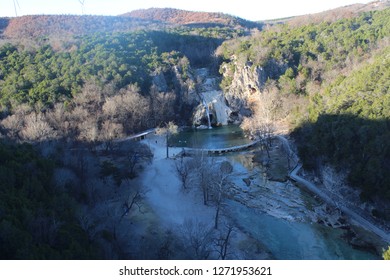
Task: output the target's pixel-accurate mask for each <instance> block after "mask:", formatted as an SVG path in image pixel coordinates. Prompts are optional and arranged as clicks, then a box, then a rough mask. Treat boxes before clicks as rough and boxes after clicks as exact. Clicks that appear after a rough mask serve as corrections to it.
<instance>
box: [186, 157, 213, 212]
mask: <svg viewBox="0 0 390 280" xmlns="http://www.w3.org/2000/svg"><path fill="white" fill-rule="evenodd" d="M189 167H190V169H191V176H190V181H191V182H193V183H194V184H196V185H197V186H199V187H200V189H201V190H202V193H203V204H204V205H207V204H208V202H209V196H210V178H212V176H213V174H212V172H213V171H212V168H211V167H212V164H211V163H210V161H209V158H207V157H205V156H204V153H203V152H202V151H200V152H199V153H197V154H196V155H195V156H194V157H193V158H192V159H191V160H190V161H189Z"/></svg>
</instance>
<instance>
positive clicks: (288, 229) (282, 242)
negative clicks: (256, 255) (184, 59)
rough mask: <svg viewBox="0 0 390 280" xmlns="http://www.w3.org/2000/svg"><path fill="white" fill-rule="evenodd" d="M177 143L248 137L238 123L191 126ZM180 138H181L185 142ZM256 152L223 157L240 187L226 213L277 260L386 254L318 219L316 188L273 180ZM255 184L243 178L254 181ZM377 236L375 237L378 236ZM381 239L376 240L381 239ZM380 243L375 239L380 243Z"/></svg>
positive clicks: (228, 142) (212, 144)
mask: <svg viewBox="0 0 390 280" xmlns="http://www.w3.org/2000/svg"><path fill="white" fill-rule="evenodd" d="M174 141H175V143H177V144H180V145H181V146H187V147H188V146H189V147H197V148H202V147H203V148H208V149H210V148H219V147H221V145H222V146H223V147H227V146H234V145H241V144H244V143H245V141H248V140H246V139H245V138H243V135H242V131H240V129H239V127H237V126H231V127H230V126H227V127H223V128H218V129H214V130H204V131H186V132H183V133H181V134H179V135H177V136H176V137H175V139H174ZM179 141H180V142H179ZM252 158H253V151H252V152H241V153H236V154H229V155H225V156H223V158H221V160H222V159H228V160H229V161H230V162H232V163H233V166H234V170H235V175H234V183H235V185H236V186H237V194H236V196H235V199H231V200H228V201H227V203H226V206H225V210H224V212H225V215H226V216H227V217H228V218H229V219H230V220H231V221H232V222H233V223H234V225H235V226H236V227H237V228H239V229H240V230H242V231H244V232H246V233H247V234H249V235H250V236H251V237H252V238H254V239H255V240H257V241H258V242H260V243H261V244H263V246H264V247H266V248H267V250H268V251H269V252H270V253H271V254H272V256H273V257H274V258H276V259H294V260H301V259H332V260H339V259H347V260H358V259H363V260H370V259H379V258H380V256H378V255H377V254H375V253H373V252H368V251H364V250H360V249H356V248H354V247H353V246H352V245H350V244H349V242H348V241H347V239H346V238H344V237H343V236H345V235H346V234H347V233H348V232H347V230H345V229H341V228H333V227H330V226H326V225H322V224H319V223H317V222H315V221H316V218H313V217H316V215H317V213H316V212H315V211H314V209H315V208H318V207H322V206H323V203H322V202H319V201H318V200H315V199H314V198H313V195H312V194H311V193H308V192H306V191H304V190H301V189H300V188H299V187H297V186H295V185H294V184H292V183H291V182H282V183H281V182H272V181H268V180H267V179H266V178H265V177H264V176H263V175H264V172H263V167H262V166H261V165H260V164H258V163H254V162H253V161H252ZM248 178H250V182H251V183H250V185H249V186H248V185H247V184H245V183H244V180H243V179H246V180H249V179H248ZM372 238H375V236H374V235H373V236H372ZM375 241H376V240H375ZM374 243H375V242H374Z"/></svg>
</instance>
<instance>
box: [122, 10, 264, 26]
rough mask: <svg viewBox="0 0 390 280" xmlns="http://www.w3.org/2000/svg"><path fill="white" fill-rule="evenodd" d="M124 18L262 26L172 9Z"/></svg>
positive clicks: (144, 12)
mask: <svg viewBox="0 0 390 280" xmlns="http://www.w3.org/2000/svg"><path fill="white" fill-rule="evenodd" d="M123 16H130V17H132V18H139V19H144V20H150V21H159V22H165V23H172V24H178V25H207V26H231V27H241V28H256V27H257V28H259V27H261V25H260V24H258V23H255V22H252V21H248V20H244V19H242V18H238V17H234V16H231V15H227V14H223V13H208V12H192V11H185V10H179V9H171V8H164V9H161V8H150V9H144V10H135V11H132V12H130V13H126V14H124V15H123Z"/></svg>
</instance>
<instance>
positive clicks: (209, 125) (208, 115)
mask: <svg viewBox="0 0 390 280" xmlns="http://www.w3.org/2000/svg"><path fill="white" fill-rule="evenodd" d="M201 96H202V101H203V105H204V107H205V109H206V115H207V124H208V128H209V129H212V127H211V120H210V111H209V106H208V105H207V103H206V100H204V96H203V95H201Z"/></svg>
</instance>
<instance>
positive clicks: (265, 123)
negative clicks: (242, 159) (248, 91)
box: [241, 85, 280, 158]
mask: <svg viewBox="0 0 390 280" xmlns="http://www.w3.org/2000/svg"><path fill="white" fill-rule="evenodd" d="M249 105H250V107H251V110H252V112H253V115H252V117H250V118H245V119H244V121H243V122H242V125H241V127H242V128H243V129H244V130H245V131H248V132H249V134H250V135H251V136H252V137H253V138H255V139H259V140H260V142H261V144H262V146H263V148H264V149H265V150H266V151H267V155H268V158H269V157H270V154H269V148H270V146H271V140H272V136H273V133H274V131H275V127H274V123H275V121H276V111H277V109H278V108H279V107H280V98H279V97H278V96H277V94H276V88H275V87H274V86H272V85H268V86H266V88H265V89H264V91H263V92H262V93H261V94H259V95H256V96H252V97H251V100H250V102H249Z"/></svg>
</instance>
